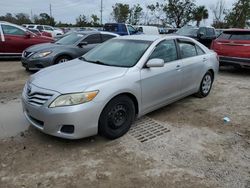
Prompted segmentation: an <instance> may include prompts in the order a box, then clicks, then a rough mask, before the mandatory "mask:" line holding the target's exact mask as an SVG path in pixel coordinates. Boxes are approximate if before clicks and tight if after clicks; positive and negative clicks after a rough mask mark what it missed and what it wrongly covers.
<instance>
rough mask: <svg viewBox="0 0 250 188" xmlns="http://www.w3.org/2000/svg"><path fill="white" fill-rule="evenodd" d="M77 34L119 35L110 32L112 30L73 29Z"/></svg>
mask: <svg viewBox="0 0 250 188" xmlns="http://www.w3.org/2000/svg"><path fill="white" fill-rule="evenodd" d="M73 32H76V33H77V34H83V35H91V34H108V35H114V36H117V37H118V36H120V35H118V34H115V33H112V32H105V31H73Z"/></svg>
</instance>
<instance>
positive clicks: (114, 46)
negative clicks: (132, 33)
mask: <svg viewBox="0 0 250 188" xmlns="http://www.w3.org/2000/svg"><path fill="white" fill-rule="evenodd" d="M150 44H151V42H150V41H142V40H123V39H111V40H109V41H108V42H105V43H103V44H102V45H100V46H98V47H96V48H94V49H93V50H91V51H89V52H88V53H86V54H85V55H84V56H83V57H82V58H80V59H82V60H85V61H87V62H91V63H97V64H103V65H108V66H117V67H133V66H134V65H135V64H136V63H137V62H138V60H139V59H140V58H141V56H142V55H143V54H144V52H145V51H146V50H147V48H148V47H149V46H150Z"/></svg>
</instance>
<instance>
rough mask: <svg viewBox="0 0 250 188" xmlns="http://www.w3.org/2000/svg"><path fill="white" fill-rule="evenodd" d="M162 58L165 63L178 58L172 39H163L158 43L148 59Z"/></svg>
mask: <svg viewBox="0 0 250 188" xmlns="http://www.w3.org/2000/svg"><path fill="white" fill-rule="evenodd" d="M154 58H159V59H163V60H164V62H165V63H167V62H171V61H174V60H177V59H178V56H177V50H176V45H175V42H174V40H165V41H163V42H161V43H159V44H158V45H157V46H156V48H155V50H154V51H153V53H152V54H151V55H150V57H149V59H154Z"/></svg>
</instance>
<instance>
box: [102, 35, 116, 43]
mask: <svg viewBox="0 0 250 188" xmlns="http://www.w3.org/2000/svg"><path fill="white" fill-rule="evenodd" d="M114 37H115V36H114V35H108V34H102V42H105V41H107V40H109V39H112V38H114Z"/></svg>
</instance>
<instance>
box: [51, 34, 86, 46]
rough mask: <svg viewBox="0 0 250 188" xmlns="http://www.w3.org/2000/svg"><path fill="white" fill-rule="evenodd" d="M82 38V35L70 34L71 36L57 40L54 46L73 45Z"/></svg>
mask: <svg viewBox="0 0 250 188" xmlns="http://www.w3.org/2000/svg"><path fill="white" fill-rule="evenodd" d="M83 36H84V34H79V33H71V34H69V35H67V36H65V37H63V38H61V39H59V40H58V41H56V44H62V45H73V44H75V43H76V42H77V41H79V40H80V39H81V38H82V37H83Z"/></svg>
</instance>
